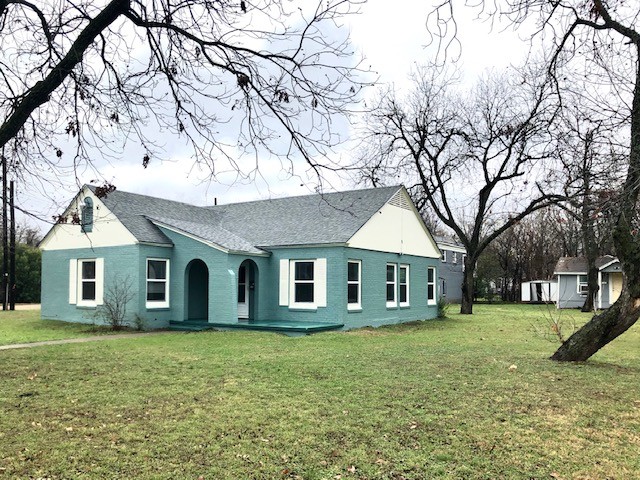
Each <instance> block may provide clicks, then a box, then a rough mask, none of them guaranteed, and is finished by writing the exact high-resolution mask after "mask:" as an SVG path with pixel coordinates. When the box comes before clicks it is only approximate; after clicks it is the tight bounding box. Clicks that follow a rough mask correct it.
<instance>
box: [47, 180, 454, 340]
mask: <svg viewBox="0 0 640 480" xmlns="http://www.w3.org/2000/svg"><path fill="white" fill-rule="evenodd" d="M97 192H98V193H99V191H98V190H97V189H96V188H95V187H92V186H84V187H83V188H82V189H81V190H80V192H79V193H78V195H77V196H76V198H75V199H74V200H73V201H72V203H71V204H70V205H69V207H68V208H67V210H66V211H65V213H64V214H63V216H62V221H61V223H58V224H56V225H55V226H54V227H53V228H52V229H51V230H50V231H49V232H48V233H47V235H46V236H45V238H44V239H43V241H42V242H41V245H40V246H41V248H42V251H43V252H42V318H43V319H56V320H65V321H70V322H86V323H93V322H96V310H97V309H100V308H101V305H104V304H105V302H108V301H110V299H109V295H110V292H112V291H113V286H114V285H117V284H119V285H124V284H128V285H130V286H131V289H130V290H131V299H130V300H129V302H128V304H127V312H128V313H127V316H128V321H129V322H130V323H132V322H133V319H134V317H135V316H136V315H137V316H139V318H141V319H142V320H143V321H144V324H145V326H146V328H166V327H170V326H171V327H174V328H180V327H185V328H187V327H189V328H191V327H194V328H195V327H202V326H207V327H227V328H254V329H266V330H269V329H274V330H280V331H291V332H303V333H304V332H306V333H309V332H313V331H319V330H327V329H350V328H356V327H362V326H367V325H371V326H379V325H385V324H392V323H400V322H406V321H410V320H421V319H428V318H434V317H436V315H437V279H438V272H437V269H438V265H439V261H440V256H441V254H440V251H439V249H438V247H437V246H436V243H435V242H434V240H433V238H432V236H431V234H430V233H429V231H428V230H427V228H426V226H425V224H424V222H423V221H422V219H421V217H420V215H419V214H418V212H417V210H416V207H415V206H414V205H413V203H412V202H411V199H410V198H409V195H408V194H407V191H406V190H405V188H404V187H385V188H374V189H367V190H356V191H349V192H340V193H328V194H324V195H308V196H300V197H290V198H278V199H271V200H263V201H255V202H246V203H236V204H229V205H215V206H209V207H197V206H193V205H188V204H185V203H180V202H175V201H170V200H164V199H161V198H154V197H149V196H144V195H138V194H133V193H127V192H121V191H113V192H111V193H108V194H107V195H106V196H102V195H100V196H99V195H97V194H96V193H97ZM65 220H66V223H65Z"/></svg>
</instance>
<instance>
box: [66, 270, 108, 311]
mask: <svg viewBox="0 0 640 480" xmlns="http://www.w3.org/2000/svg"><path fill="white" fill-rule="evenodd" d="M103 292H104V258H86V259H85V258H80V259H78V258H72V259H70V260H69V303H70V304H73V305H77V306H79V307H96V306H97V305H102V303H103V296H104V295H103Z"/></svg>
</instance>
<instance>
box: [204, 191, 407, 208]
mask: <svg viewBox="0 0 640 480" xmlns="http://www.w3.org/2000/svg"><path fill="white" fill-rule="evenodd" d="M400 188H402V185H391V186H388V187H371V188H361V189H357V190H340V191H338V192H325V193H308V194H304V195H289V196H285V197H270V198H263V199H257V200H247V201H243V202H232V203H220V204H218V205H207V206H205V207H202V208H207V209H209V208H219V207H228V206H230V205H248V204H251V203H260V202H275V201H279V200H291V199H294V198H297V199H302V198H311V197H320V198H323V197H326V196H329V195H339V194H347V193H360V192H370V191H373V190H378V191H381V190H385V189H389V190H391V189H395V190H399V189H400Z"/></svg>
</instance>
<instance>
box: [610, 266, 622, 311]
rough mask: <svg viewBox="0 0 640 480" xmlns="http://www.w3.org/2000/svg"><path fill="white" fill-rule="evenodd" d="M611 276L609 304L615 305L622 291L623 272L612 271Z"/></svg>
mask: <svg viewBox="0 0 640 480" xmlns="http://www.w3.org/2000/svg"><path fill="white" fill-rule="evenodd" d="M609 277H610V278H609V305H613V303H614V302H615V301H616V300H618V297H619V296H620V292H622V273H610V274H609Z"/></svg>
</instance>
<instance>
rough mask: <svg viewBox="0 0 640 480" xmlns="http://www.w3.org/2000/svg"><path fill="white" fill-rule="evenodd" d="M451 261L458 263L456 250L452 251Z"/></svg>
mask: <svg viewBox="0 0 640 480" xmlns="http://www.w3.org/2000/svg"><path fill="white" fill-rule="evenodd" d="M451 263H454V264H456V265H457V264H458V252H453V258H452V259H451Z"/></svg>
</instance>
